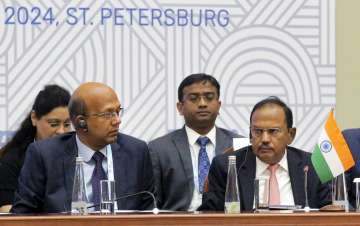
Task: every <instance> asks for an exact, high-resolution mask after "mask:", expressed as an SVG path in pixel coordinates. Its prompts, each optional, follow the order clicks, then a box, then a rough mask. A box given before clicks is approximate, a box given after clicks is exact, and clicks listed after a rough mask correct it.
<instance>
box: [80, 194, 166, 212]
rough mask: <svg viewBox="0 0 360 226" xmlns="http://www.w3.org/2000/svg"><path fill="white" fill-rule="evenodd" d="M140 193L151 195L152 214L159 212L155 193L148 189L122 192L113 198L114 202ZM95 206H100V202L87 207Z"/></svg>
mask: <svg viewBox="0 0 360 226" xmlns="http://www.w3.org/2000/svg"><path fill="white" fill-rule="evenodd" d="M141 194H147V195H150V196H151V198H152V200H153V205H154V209H153V210H152V212H153V214H158V213H159V212H160V210H159V209H158V208H157V205H156V198H155V195H154V194H153V193H152V192H150V191H139V192H136V193H128V194H124V195H122V196H119V197H117V198H116V199H114V202H117V201H119V200H120V199H125V198H129V197H132V196H137V195H141ZM97 206H100V203H97V204H94V205H91V206H88V207H87V208H88V209H89V208H93V207H97Z"/></svg>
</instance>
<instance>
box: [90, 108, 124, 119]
mask: <svg viewBox="0 0 360 226" xmlns="http://www.w3.org/2000/svg"><path fill="white" fill-rule="evenodd" d="M123 113H124V108H119V109H118V110H116V111H106V112H99V113H92V114H89V115H86V116H87V117H91V116H94V117H101V118H104V119H107V120H109V119H113V118H115V117H122V116H123Z"/></svg>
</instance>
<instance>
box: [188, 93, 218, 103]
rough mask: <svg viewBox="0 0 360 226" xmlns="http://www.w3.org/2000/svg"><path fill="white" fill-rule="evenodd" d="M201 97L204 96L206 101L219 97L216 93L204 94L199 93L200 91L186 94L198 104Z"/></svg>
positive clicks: (191, 100)
mask: <svg viewBox="0 0 360 226" xmlns="http://www.w3.org/2000/svg"><path fill="white" fill-rule="evenodd" d="M201 98H204V100H205V101H206V102H208V103H209V102H211V101H213V100H215V99H216V98H217V95H216V93H213V92H208V93H204V94H198V93H190V94H188V95H186V96H185V99H186V100H189V101H190V102H192V103H194V104H197V103H199V102H200V100H201Z"/></svg>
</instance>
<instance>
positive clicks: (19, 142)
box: [0, 85, 71, 211]
mask: <svg viewBox="0 0 360 226" xmlns="http://www.w3.org/2000/svg"><path fill="white" fill-rule="evenodd" d="M69 100H70V93H69V92H68V91H67V90H65V89H63V88H62V87H60V86H58V85H47V86H45V88H44V89H43V90H41V91H40V92H39V93H38V95H37V96H36V99H35V102H34V105H33V106H32V109H31V112H30V113H29V114H28V116H27V117H26V118H25V120H24V121H23V122H22V123H21V125H20V128H19V129H18V130H17V131H16V132H15V134H14V136H13V137H12V139H11V140H10V141H9V142H8V143H7V144H6V145H5V146H4V147H3V148H1V150H0V157H1V158H0V211H9V210H10V208H11V203H12V201H13V199H14V192H15V189H16V188H17V184H18V181H17V180H18V176H19V174H20V170H21V167H22V165H23V163H24V158H25V151H26V149H27V147H28V145H29V144H30V143H32V142H34V141H37V140H41V139H45V138H48V137H52V136H56V135H59V134H62V133H65V132H69V131H70V129H71V122H70V117H69V111H68V108H67V105H68V103H69Z"/></svg>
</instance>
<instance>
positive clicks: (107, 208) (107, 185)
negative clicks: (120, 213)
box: [100, 180, 115, 214]
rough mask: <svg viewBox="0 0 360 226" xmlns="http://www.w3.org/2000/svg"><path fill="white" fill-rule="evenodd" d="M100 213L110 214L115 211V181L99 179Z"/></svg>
mask: <svg viewBox="0 0 360 226" xmlns="http://www.w3.org/2000/svg"><path fill="white" fill-rule="evenodd" d="M100 194H101V200H100V201H101V202H100V213H102V214H112V213H115V209H114V203H115V181H113V180H101V181H100Z"/></svg>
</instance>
